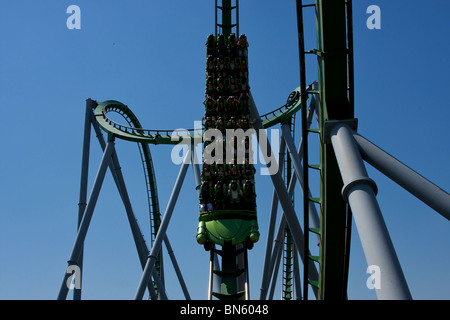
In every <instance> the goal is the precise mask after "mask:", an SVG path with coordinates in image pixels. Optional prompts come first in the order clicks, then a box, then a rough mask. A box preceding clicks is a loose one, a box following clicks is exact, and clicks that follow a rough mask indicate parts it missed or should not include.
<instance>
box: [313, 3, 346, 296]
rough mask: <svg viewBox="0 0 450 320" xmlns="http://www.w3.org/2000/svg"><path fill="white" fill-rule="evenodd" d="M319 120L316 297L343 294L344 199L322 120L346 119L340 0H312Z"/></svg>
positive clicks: (343, 22)
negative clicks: (319, 175) (314, 5)
mask: <svg viewBox="0 0 450 320" xmlns="http://www.w3.org/2000/svg"><path fill="white" fill-rule="evenodd" d="M316 16H317V38H318V52H317V55H318V66H319V91H320V93H319V105H320V106H319V118H320V119H319V125H320V133H321V155H320V156H321V163H322V175H321V179H322V181H321V201H322V202H321V203H322V204H321V212H320V214H321V237H322V238H321V247H320V257H321V261H320V271H319V297H320V299H346V296H347V293H346V283H347V278H348V277H347V272H348V270H347V269H346V268H345V265H346V256H345V252H346V250H345V247H346V230H347V229H346V203H345V202H344V200H343V198H342V196H341V191H342V187H343V183H342V178H341V175H340V172H339V168H338V165H337V161H336V158H335V155H334V151H333V148H332V146H331V144H325V139H324V128H325V122H326V121H329V120H343V119H352V118H353V117H354V110H353V108H352V106H350V104H349V100H348V90H347V87H348V79H347V70H348V50H347V15H346V1H345V0H317V1H316Z"/></svg>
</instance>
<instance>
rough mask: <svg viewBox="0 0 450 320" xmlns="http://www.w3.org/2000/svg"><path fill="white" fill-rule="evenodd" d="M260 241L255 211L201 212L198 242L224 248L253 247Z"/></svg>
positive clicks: (206, 246) (207, 245)
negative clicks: (226, 244) (226, 246)
mask: <svg viewBox="0 0 450 320" xmlns="http://www.w3.org/2000/svg"><path fill="white" fill-rule="evenodd" d="M258 240H259V231H258V222H257V219H256V211H255V210H215V211H203V212H200V218H199V224H198V229H197V242H198V243H199V244H203V245H205V248H206V249H207V248H208V247H210V246H211V244H217V245H220V246H223V245H224V244H225V243H231V244H232V245H237V244H240V243H245V244H246V245H247V247H249V248H251V247H253V243H255V242H257V241H258Z"/></svg>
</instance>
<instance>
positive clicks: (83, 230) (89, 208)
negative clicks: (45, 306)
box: [58, 141, 114, 300]
mask: <svg viewBox="0 0 450 320" xmlns="http://www.w3.org/2000/svg"><path fill="white" fill-rule="evenodd" d="M113 149H114V142H113V141H111V142H108V144H107V145H106V149H105V152H104V153H103V157H102V161H101V163H100V167H99V169H98V172H97V176H96V177H95V181H94V186H93V187H92V191H91V195H90V196H89V200H88V203H87V205H86V209H85V212H84V214H83V219H82V220H81V223H80V226H79V228H78V232H77V237H76V239H75V243H74V245H73V248H72V253H71V255H70V258H69V261H68V264H69V266H71V265H77V263H78V258H79V256H80V253H81V252H82V250H83V244H84V240H85V239H86V234H87V231H88V228H89V224H90V222H91V219H92V214H93V213H94V208H95V205H96V203H97V199H98V195H99V194H100V189H101V186H102V184H103V179H104V178H105V174H106V170H107V169H108V164H109V162H110V159H111V155H112V151H113ZM69 276H70V275H69V274H68V273H67V272H66V273H65V274H64V280H63V282H62V284H61V288H60V290H59V294H58V300H63V299H66V297H67V293H68V291H69V288H68V287H67V280H68V279H69Z"/></svg>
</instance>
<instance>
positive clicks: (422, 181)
mask: <svg viewBox="0 0 450 320" xmlns="http://www.w3.org/2000/svg"><path fill="white" fill-rule="evenodd" d="M353 137H354V138H355V140H356V143H357V144H358V146H359V149H360V151H361V155H362V157H363V159H364V160H365V161H367V162H368V163H369V164H370V165H372V166H373V167H374V168H375V169H377V170H379V171H381V172H382V173H383V174H385V175H386V176H387V177H388V178H390V179H392V180H393V181H394V182H396V183H397V184H398V185H399V186H401V187H402V188H404V189H406V190H407V191H408V192H410V193H411V194H412V195H414V196H415V197H417V198H418V199H420V200H421V201H423V202H424V203H425V204H426V205H428V206H430V207H431V208H432V209H433V210H436V212H438V213H439V214H441V215H442V216H443V217H444V218H446V219H447V220H450V195H449V194H448V193H447V192H445V191H444V190H442V189H441V188H439V187H438V186H436V185H435V184H433V183H432V182H430V181H429V180H427V179H426V178H424V177H423V176H421V175H420V174H418V173H417V172H415V171H414V170H412V169H411V168H409V167H408V166H406V165H405V164H403V163H402V162H400V161H399V160H397V159H396V158H394V157H393V156H391V155H390V154H389V153H387V152H386V151H384V150H382V149H380V148H379V147H378V146H376V145H375V144H374V143H372V142H370V141H369V140H367V139H366V138H364V137H362V136H361V135H359V134H358V133H356V132H353Z"/></svg>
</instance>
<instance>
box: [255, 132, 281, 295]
mask: <svg viewBox="0 0 450 320" xmlns="http://www.w3.org/2000/svg"><path fill="white" fill-rule="evenodd" d="M285 152H286V142H285V141H284V139H283V138H281V141H280V150H279V156H278V163H279V164H280V170H283V165H284V157H285ZM277 211H278V196H277V192H276V191H275V189H274V190H273V194H272V207H271V210H270V220H269V229H268V232H267V242H266V254H265V258H264V268H263V276H262V280H261V289H260V299H261V300H263V299H265V297H266V291H267V287H268V285H269V281H270V275H271V270H272V267H271V260H272V259H271V258H272V248H273V236H274V232H275V225H276V220H277Z"/></svg>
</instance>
